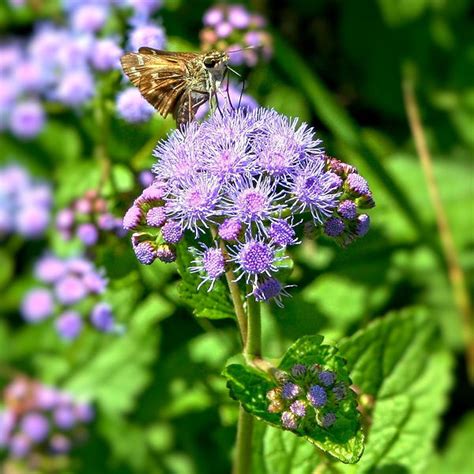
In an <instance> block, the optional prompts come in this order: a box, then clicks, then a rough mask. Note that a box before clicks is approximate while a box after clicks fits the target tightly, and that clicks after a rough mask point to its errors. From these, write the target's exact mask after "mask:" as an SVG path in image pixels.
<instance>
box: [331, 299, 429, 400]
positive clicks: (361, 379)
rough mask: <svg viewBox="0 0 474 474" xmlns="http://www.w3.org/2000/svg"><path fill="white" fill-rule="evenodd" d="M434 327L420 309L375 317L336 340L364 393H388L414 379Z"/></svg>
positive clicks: (395, 392)
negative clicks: (372, 320) (367, 324)
mask: <svg viewBox="0 0 474 474" xmlns="http://www.w3.org/2000/svg"><path fill="white" fill-rule="evenodd" d="M434 331H435V327H434V325H433V323H432V322H431V321H430V318H429V317H428V315H427V313H426V311H425V310H423V309H418V308H417V309H409V310H405V311H401V312H397V313H393V314H390V315H389V316H387V317H385V318H383V319H377V320H376V321H374V322H373V323H372V324H371V325H370V326H369V327H368V328H367V329H365V330H362V331H359V332H357V333H356V334H354V335H353V336H351V337H350V338H348V339H345V340H343V341H342V342H341V343H340V344H339V348H340V350H341V354H342V355H343V356H344V357H345V359H346V360H347V367H348V369H349V371H350V374H351V378H352V381H353V382H354V383H355V384H356V385H357V386H358V387H359V388H360V389H361V390H362V391H363V392H364V393H366V394H369V395H373V396H376V397H388V396H390V395H392V394H398V393H400V383H401V381H403V386H406V385H408V384H410V383H411V382H413V381H415V380H416V379H417V378H418V376H419V373H420V372H421V371H422V369H423V367H424V365H425V364H426V361H427V359H428V351H427V344H428V342H429V341H430V339H431V338H432V337H433V334H434Z"/></svg>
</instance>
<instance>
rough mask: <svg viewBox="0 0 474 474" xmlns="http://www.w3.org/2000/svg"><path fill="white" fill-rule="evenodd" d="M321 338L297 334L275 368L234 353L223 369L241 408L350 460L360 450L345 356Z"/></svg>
mask: <svg viewBox="0 0 474 474" xmlns="http://www.w3.org/2000/svg"><path fill="white" fill-rule="evenodd" d="M323 340H324V339H323V337H322V336H318V335H313V336H303V337H301V338H300V339H298V340H297V341H295V342H294V343H293V344H292V345H291V346H290V347H289V348H288V350H287V351H286V352H285V354H284V355H283V357H282V358H281V360H280V363H279V364H278V366H277V367H273V366H268V365H267V364H263V365H262V364H260V363H254V364H251V365H250V364H248V362H247V361H244V362H243V363H238V362H237V359H236V358H235V359H234V360H233V361H232V363H231V364H229V365H227V367H226V368H225V369H224V372H223V374H224V376H225V377H226V379H227V387H228V388H229V393H230V396H231V397H232V398H234V399H235V400H237V401H239V402H240V404H241V406H242V407H243V408H244V409H245V410H246V411H247V412H249V413H250V414H252V415H254V416H256V417H257V418H259V419H260V420H262V421H264V422H266V423H268V424H270V425H271V426H273V427H275V428H279V429H284V430H288V431H291V433H293V434H294V435H295V436H301V437H303V438H304V439H306V440H307V441H309V442H310V443H311V444H314V445H316V446H317V447H318V448H319V449H321V450H323V451H324V452H327V453H329V454H331V456H334V457H335V458H337V459H339V460H341V461H342V462H344V463H355V462H357V461H358V460H359V459H360V457H361V455H362V452H363V450H364V433H363V430H362V427H361V423H360V413H359V411H358V410H357V400H356V394H355V392H354V391H353V390H352V389H351V388H350V387H351V384H352V382H351V379H350V377H349V373H348V369H347V365H346V361H345V360H344V359H343V358H342V357H340V356H339V355H338V350H337V348H336V347H335V346H331V345H327V344H323Z"/></svg>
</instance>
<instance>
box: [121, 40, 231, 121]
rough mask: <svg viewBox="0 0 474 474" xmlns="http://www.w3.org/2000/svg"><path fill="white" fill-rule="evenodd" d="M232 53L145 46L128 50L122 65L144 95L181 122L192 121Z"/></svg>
mask: <svg viewBox="0 0 474 474" xmlns="http://www.w3.org/2000/svg"><path fill="white" fill-rule="evenodd" d="M228 61H229V56H228V55H227V53H225V52H220V51H210V52H208V53H175V52H169V51H161V50H157V49H152V48H147V47H143V48H140V49H139V50H138V53H126V54H124V55H123V56H122V58H121V63H122V68H123V70H124V72H125V74H126V75H127V76H128V77H129V79H130V80H131V82H132V83H133V84H134V85H135V86H137V87H138V89H139V90H140V92H141V94H142V95H143V97H144V98H145V99H146V100H147V101H148V102H149V103H150V104H151V105H152V106H153V107H155V109H156V110H157V111H158V112H159V113H160V114H161V115H162V116H163V117H166V116H167V115H168V114H169V113H172V114H173V117H174V118H175V119H176V122H177V124H178V125H180V124H183V123H187V122H190V121H191V120H192V119H193V118H194V116H195V114H196V112H197V110H198V108H199V107H200V106H201V105H202V104H204V103H205V102H207V101H208V100H209V99H210V98H211V97H212V96H213V95H215V94H216V90H217V88H218V87H219V85H220V83H221V82H222V80H223V78H224V75H225V71H226V68H227V63H228Z"/></svg>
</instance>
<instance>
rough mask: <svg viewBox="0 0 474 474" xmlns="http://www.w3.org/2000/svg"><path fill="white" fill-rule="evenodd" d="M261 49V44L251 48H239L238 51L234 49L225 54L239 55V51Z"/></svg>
mask: <svg viewBox="0 0 474 474" xmlns="http://www.w3.org/2000/svg"><path fill="white" fill-rule="evenodd" d="M259 48H263V45H262V44H254V45H251V46H246V47H245V48H240V49H234V50H232V51H227V54H232V53H240V51H245V50H246V49H259Z"/></svg>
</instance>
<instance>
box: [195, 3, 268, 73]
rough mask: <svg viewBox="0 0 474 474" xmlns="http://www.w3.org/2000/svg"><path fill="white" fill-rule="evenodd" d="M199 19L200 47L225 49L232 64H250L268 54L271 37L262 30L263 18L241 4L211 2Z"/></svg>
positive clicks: (255, 62) (263, 25) (265, 57)
mask: <svg viewBox="0 0 474 474" xmlns="http://www.w3.org/2000/svg"><path fill="white" fill-rule="evenodd" d="M203 23H204V25H205V28H204V29H203V30H202V31H201V33H200V38H201V46H202V49H204V50H205V51H207V50H210V49H218V50H221V51H222V50H227V51H229V52H230V53H231V54H230V62H231V63H232V64H235V65H240V64H246V65H247V66H250V67H252V66H255V65H256V64H257V62H258V60H259V58H260V57H262V56H263V58H264V59H269V58H270V57H271V56H272V37H271V36H270V34H269V33H268V32H267V31H265V25H266V20H265V18H264V17H263V16H261V15H259V14H257V13H251V12H249V11H248V10H247V9H246V8H245V6H244V5H240V4H232V5H227V4H226V5H224V4H222V5H215V6H213V7H211V8H210V9H209V10H207V11H206V13H205V14H204V18H203ZM249 47H250V49H245V48H249Z"/></svg>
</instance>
